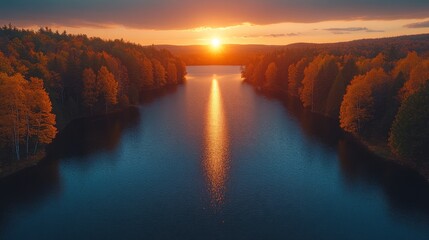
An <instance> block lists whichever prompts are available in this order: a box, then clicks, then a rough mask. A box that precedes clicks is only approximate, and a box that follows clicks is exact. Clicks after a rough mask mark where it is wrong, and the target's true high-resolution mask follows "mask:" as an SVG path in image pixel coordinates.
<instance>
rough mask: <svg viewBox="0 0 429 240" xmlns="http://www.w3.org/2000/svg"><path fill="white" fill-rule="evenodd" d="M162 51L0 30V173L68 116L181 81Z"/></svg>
mask: <svg viewBox="0 0 429 240" xmlns="http://www.w3.org/2000/svg"><path fill="white" fill-rule="evenodd" d="M185 75H186V66H185V64H184V62H182V61H181V60H180V59H179V58H177V57H175V56H173V55H172V54H171V53H170V52H169V51H167V50H164V49H158V48H155V47H154V46H148V47H143V46H140V45H137V44H132V43H128V42H125V41H123V40H114V41H105V40H102V39H100V38H89V37H87V36H86V35H71V34H67V33H66V32H62V33H59V32H53V31H52V30H51V29H49V28H41V29H39V30H38V31H32V30H24V29H17V28H15V27H13V26H11V25H9V26H4V27H2V28H1V29H0V103H1V105H0V172H1V165H2V164H5V162H8V161H11V160H20V159H27V160H28V159H32V158H33V159H34V158H40V155H43V150H44V146H46V145H47V144H49V143H50V142H51V141H52V140H53V139H54V138H55V135H56V134H57V132H58V129H61V128H63V127H64V126H65V125H66V124H67V123H68V122H69V121H71V120H72V119H75V118H79V117H86V116H91V115H96V114H105V113H110V112H114V111H118V110H121V109H124V108H126V107H128V106H130V105H135V104H138V103H139V101H140V99H141V97H142V96H143V95H144V94H145V93H146V92H147V91H151V90H156V89H161V88H165V87H168V86H174V85H177V84H180V83H183V82H184V80H185Z"/></svg>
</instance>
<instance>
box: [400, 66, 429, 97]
mask: <svg viewBox="0 0 429 240" xmlns="http://www.w3.org/2000/svg"><path fill="white" fill-rule="evenodd" d="M428 79H429V60H424V61H420V62H419V63H418V64H417V65H415V66H414V67H413V68H412V70H411V72H410V78H409V80H408V81H406V82H405V84H404V86H403V87H402V89H401V90H400V97H401V99H402V100H405V99H407V98H408V97H409V96H410V95H412V94H413V93H415V92H416V91H417V90H419V89H420V88H421V87H422V86H423V85H424V84H425V82H427V80H428Z"/></svg>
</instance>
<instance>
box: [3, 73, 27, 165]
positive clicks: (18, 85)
mask: <svg viewBox="0 0 429 240" xmlns="http://www.w3.org/2000/svg"><path fill="white" fill-rule="evenodd" d="M25 84H27V81H26V80H25V79H24V78H23V77H22V75H20V74H17V75H14V76H11V77H9V76H7V75H6V74H5V73H0V102H1V104H0V137H1V142H2V143H3V144H2V145H7V146H11V147H12V149H13V152H14V154H15V156H16V159H17V160H19V159H20V158H21V155H20V153H21V150H20V144H21V142H23V141H24V136H25V131H26V119H25V115H26V113H27V111H28V107H27V106H26V105H25V97H26V96H25V88H24V85H25Z"/></svg>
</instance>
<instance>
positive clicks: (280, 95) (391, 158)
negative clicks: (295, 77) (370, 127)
mask: <svg viewBox="0 0 429 240" xmlns="http://www.w3.org/2000/svg"><path fill="white" fill-rule="evenodd" d="M243 83H244V84H249V85H250V86H252V87H253V88H254V90H255V91H257V92H259V93H262V94H263V95H265V96H269V97H273V98H275V99H278V100H280V101H282V102H286V101H288V100H289V99H293V100H294V101H299V99H298V98H296V97H294V96H290V95H289V94H288V93H287V92H285V91H283V90H277V89H264V88H260V87H255V86H254V85H252V84H251V83H249V82H247V81H243ZM299 108H300V109H301V110H305V109H306V108H304V107H303V106H302V105H301V104H299ZM310 112H311V111H310ZM311 113H312V114H314V115H318V116H322V117H324V118H326V119H330V120H335V119H333V118H331V117H329V116H326V115H324V114H321V113H318V112H311ZM338 128H339V129H340V130H341V132H342V134H344V135H345V136H346V137H347V138H349V139H351V140H352V141H353V142H354V143H355V144H358V145H360V146H362V147H363V148H365V149H366V150H367V151H368V152H369V153H371V154H373V155H374V156H376V157H378V158H379V159H381V160H382V161H386V162H391V163H394V164H397V165H399V166H401V167H404V168H408V169H411V170H412V171H415V172H416V173H417V174H419V175H420V176H421V177H423V178H424V179H425V180H426V182H428V183H429V163H421V162H414V161H411V160H406V159H401V158H399V157H397V156H396V155H394V153H392V151H391V150H390V148H389V146H388V145H387V142H386V143H377V142H374V141H368V140H364V139H362V138H360V137H358V136H354V135H352V134H350V133H347V132H345V131H344V130H343V129H341V128H340V127H339V126H338Z"/></svg>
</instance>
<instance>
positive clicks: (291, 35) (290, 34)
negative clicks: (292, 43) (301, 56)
mask: <svg viewBox="0 0 429 240" xmlns="http://www.w3.org/2000/svg"><path fill="white" fill-rule="evenodd" d="M299 35H301V33H299V32H297V33H286V36H288V37H295V36H299Z"/></svg>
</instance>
